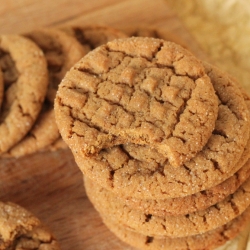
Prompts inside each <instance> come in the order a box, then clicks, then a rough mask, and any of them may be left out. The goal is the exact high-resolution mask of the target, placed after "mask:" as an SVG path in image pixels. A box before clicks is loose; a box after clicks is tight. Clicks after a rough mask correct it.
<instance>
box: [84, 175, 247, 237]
mask: <svg viewBox="0 0 250 250" xmlns="http://www.w3.org/2000/svg"><path fill="white" fill-rule="evenodd" d="M84 183H85V189H86V193H87V195H88V197H89V199H90V201H91V202H92V203H93V205H94V207H95V208H96V210H97V211H98V212H99V213H101V214H108V215H107V216H109V218H111V219H112V220H113V221H116V222H117V223H118V224H121V225H126V226H127V227H129V228H130V229H131V230H133V231H136V232H139V233H142V234H145V235H151V236H168V237H186V236H190V235H195V234H201V233H204V232H207V231H209V230H213V229H215V228H217V227H220V226H222V225H224V224H226V223H228V222H229V221H231V220H233V219H234V218H236V217H237V216H239V215H240V214H241V213H243V212H244V211H245V209H246V208H247V207H248V206H249V205H250V179H248V180H247V181H246V182H244V183H243V184H242V185H241V186H240V187H239V188H238V189H237V190H236V191H235V193H233V194H231V195H229V196H228V197H226V198H225V199H224V200H222V201H220V202H218V203H216V204H214V205H213V206H211V207H209V208H207V209H205V210H201V211H196V212H193V213H190V214H185V215H176V216H163V217H160V216H155V215H152V214H147V213H145V212H144V211H139V210H135V209H133V208H131V207H128V206H127V205H126V204H125V203H124V202H123V201H122V200H121V199H118V198H117V196H116V195H115V194H114V193H112V192H110V191H108V190H106V189H104V188H102V187H101V186H98V185H97V184H96V183H93V182H91V180H89V179H87V178H85V180H84Z"/></svg>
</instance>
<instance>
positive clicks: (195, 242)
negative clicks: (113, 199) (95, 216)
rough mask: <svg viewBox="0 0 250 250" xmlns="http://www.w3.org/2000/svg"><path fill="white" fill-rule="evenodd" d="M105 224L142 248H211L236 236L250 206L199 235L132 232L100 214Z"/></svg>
mask: <svg viewBox="0 0 250 250" xmlns="http://www.w3.org/2000/svg"><path fill="white" fill-rule="evenodd" d="M101 216H102V219H103V221H104V223H105V224H106V226H107V227H108V228H109V229H110V230H111V231H112V232H113V233H114V234H115V235H116V236H117V237H118V238H120V239H121V240H122V241H124V242H126V243H128V244H130V245H132V246H134V247H136V248H138V249H143V250H147V249H148V250H162V249H169V250H200V249H202V250H212V249H215V248H216V247H219V246H221V245H223V244H224V243H226V242H227V241H229V240H231V239H233V238H234V237H236V236H237V235H238V234H239V233H240V231H242V230H244V228H245V227H246V226H247V223H248V221H249V218H250V208H248V209H247V210H246V211H245V212H244V213H243V214H242V215H240V216H238V217H237V218H235V219H234V220H232V221H231V222H229V223H227V224H225V225H223V226H221V227H219V228H216V229H214V230H211V231H208V232H206V233H203V234H200V235H193V236H187V237H183V238H181V237H177V238H170V237H153V236H151V235H143V234H140V233H138V232H133V231H131V230H129V228H127V227H125V226H122V225H119V224H117V223H116V222H114V221H112V220H110V219H109V218H106V217H105V216H104V215H101Z"/></svg>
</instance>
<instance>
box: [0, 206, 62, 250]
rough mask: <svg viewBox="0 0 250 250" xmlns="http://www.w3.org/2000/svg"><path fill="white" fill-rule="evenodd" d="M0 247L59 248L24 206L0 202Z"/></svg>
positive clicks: (39, 249)
mask: <svg viewBox="0 0 250 250" xmlns="http://www.w3.org/2000/svg"><path fill="white" fill-rule="evenodd" d="M0 249H1V250H5V249H17V250H18V249H27V250H29V249H30V250H42V249H46V250H59V249H60V247H59V244H58V242H57V241H56V240H55V238H54V236H53V235H52V234H51V232H50V231H49V230H48V229H47V228H45V227H44V226H43V225H42V223H41V222H40V220H39V219H38V218H36V217H35V216H34V215H33V214H31V213H30V212H29V211H27V210H26V209H25V208H23V207H21V206H19V205H17V204H14V203H11V202H0Z"/></svg>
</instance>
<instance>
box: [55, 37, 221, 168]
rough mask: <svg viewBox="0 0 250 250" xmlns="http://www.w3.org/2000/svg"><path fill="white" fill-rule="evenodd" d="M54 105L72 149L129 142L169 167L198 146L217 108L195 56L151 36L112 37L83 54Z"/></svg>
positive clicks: (95, 151) (204, 139) (205, 137)
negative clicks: (157, 154)
mask: <svg viewBox="0 0 250 250" xmlns="http://www.w3.org/2000/svg"><path fill="white" fill-rule="evenodd" d="M55 108H56V110H57V111H56V113H57V114H58V115H57V119H58V126H59V129H60V128H62V126H65V125H66V127H67V130H66V127H64V128H62V136H63V138H64V140H65V141H66V142H67V143H68V144H69V147H71V145H74V146H73V147H74V149H73V150H77V151H78V152H81V153H83V154H85V155H86V156H91V155H96V154H98V153H99V152H100V151H101V150H102V149H107V148H110V147H113V146H115V145H120V144H126V143H136V144H139V145H147V146H148V147H150V148H154V149H156V150H157V151H159V152H160V153H161V154H163V155H164V156H165V157H166V159H165V161H169V162H170V164H171V165H172V166H175V167H177V166H180V165H181V164H182V163H183V162H186V161H187V160H189V159H191V158H192V157H193V156H194V155H195V154H196V153H197V152H198V151H200V150H201V149H202V147H203V146H204V145H205V144H206V142H207V140H208V138H209V137H210V135H211V133H212V130H213V129H214V125H215V120H216V117H217V112H218V105H217V97H216V95H215V93H214V89H213V86H212V84H211V82H210V79H209V77H208V76H207V75H206V73H205V70H204V68H203V66H202V64H201V63H200V62H199V60H198V59H196V58H195V57H194V56H193V55H192V54H191V53H189V52H188V51H186V50H185V49H183V48H182V47H181V46H179V45H177V44H174V43H171V42H166V41H163V40H160V39H153V38H128V39H118V40H114V41H112V42H109V43H107V44H106V45H104V46H101V47H99V48H97V49H95V50H93V51H91V52H89V53H88V55H86V56H85V57H84V58H83V59H82V60H81V61H80V62H79V63H77V64H76V65H75V66H74V67H73V68H72V69H71V71H70V72H68V74H67V75H66V77H65V78H64V80H63V81H62V83H61V84H60V87H59V91H58V94H57V99H56V104H55ZM66 113H70V115H68V118H67V117H66ZM66 119H67V120H66ZM62 124H63V125H62ZM65 132H66V133H65ZM80 141H81V142H80ZM76 143H78V145H77V146H76ZM80 145H81V146H80ZM71 148H72V147H71Z"/></svg>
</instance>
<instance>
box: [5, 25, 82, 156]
mask: <svg viewBox="0 0 250 250" xmlns="http://www.w3.org/2000/svg"><path fill="white" fill-rule="evenodd" d="M25 36H26V37H28V38H29V39H31V40H32V41H33V42H35V43H36V44H37V45H38V46H39V47H40V48H41V50H42V51H43V53H44V55H45V58H46V60H47V65H48V72H49V85H48V89H47V94H46V98H45V101H44V104H43V108H42V110H41V112H40V114H39V116H38V118H37V120H36V122H35V124H34V126H33V127H32V129H31V130H30V131H29V133H28V134H27V135H26V136H25V138H23V140H22V141H20V142H19V143H18V144H16V145H15V146H14V147H12V148H11V149H10V150H9V151H8V154H7V155H6V156H11V157H20V156H23V155H27V154H31V153H34V152H36V151H38V150H41V149H43V148H45V147H46V146H49V145H50V144H51V143H53V142H54V141H56V140H57V139H58V138H59V137H60V134H59V131H58V128H57V125H56V122H55V116H54V99H55V95H56V91H57V89H58V84H59V83H60V82H61V80H62V78H63V77H64V75H65V74H66V72H67V71H68V70H69V69H70V68H71V67H72V66H73V65H74V64H75V63H76V62H77V61H78V60H80V59H81V58H82V57H83V56H84V55H85V53H86V51H85V50H84V49H83V48H82V46H81V45H80V44H79V43H78V42H77V40H76V39H74V38H73V37H71V36H68V35H66V34H64V33H63V32H61V31H58V30H52V29H37V30H34V31H32V32H30V33H29V34H26V35H25Z"/></svg>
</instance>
